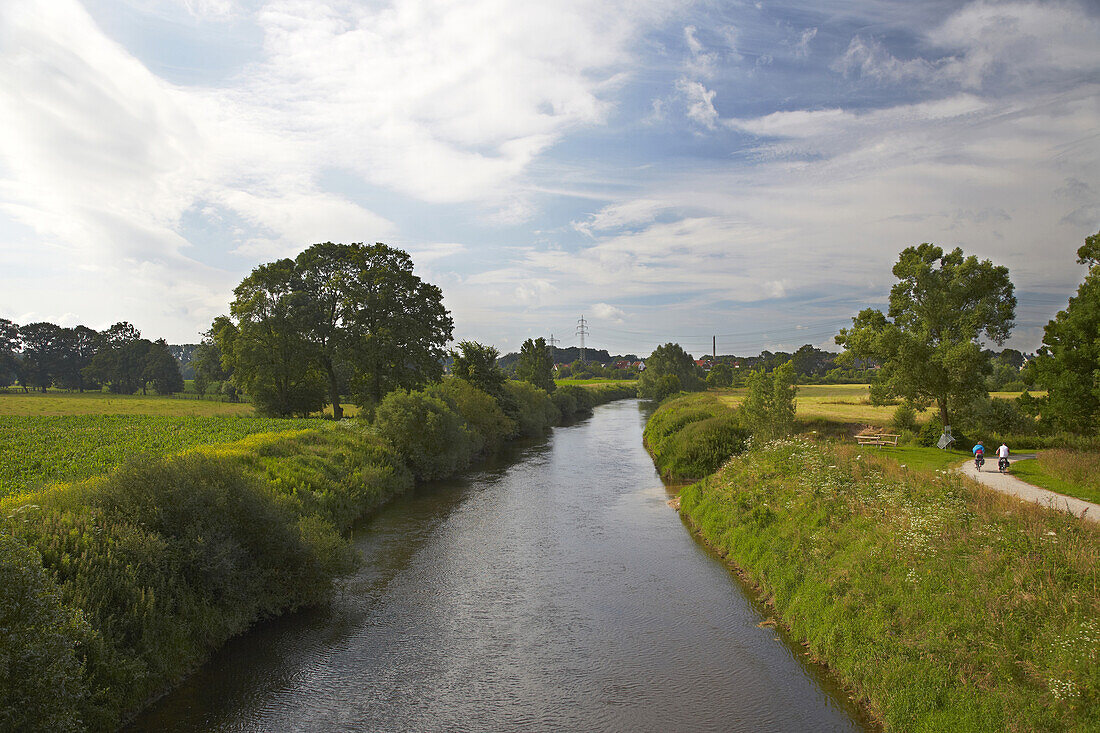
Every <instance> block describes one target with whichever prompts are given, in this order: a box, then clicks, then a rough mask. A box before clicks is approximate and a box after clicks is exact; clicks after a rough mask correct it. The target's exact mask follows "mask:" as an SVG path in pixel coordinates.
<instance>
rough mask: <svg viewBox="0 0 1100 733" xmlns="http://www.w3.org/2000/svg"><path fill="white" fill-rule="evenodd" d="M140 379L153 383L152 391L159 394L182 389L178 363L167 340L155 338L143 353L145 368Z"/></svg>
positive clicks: (181, 375) (181, 376)
mask: <svg viewBox="0 0 1100 733" xmlns="http://www.w3.org/2000/svg"><path fill="white" fill-rule="evenodd" d="M142 380H143V381H144V382H145V383H146V384H148V383H151V384H152V385H153V391H155V392H156V393H157V394H160V395H170V394H173V393H174V392H182V391H183V374H181V373H180V364H179V362H178V361H177V360H176V357H175V356H173V355H172V352H171V351H170V350H169V349H168V342H167V341H165V340H164V339H157V340H156V341H154V342H153V343H152V344H150V345H149V348H148V350H147V352H146V354H145V368H144V370H143V371H142Z"/></svg>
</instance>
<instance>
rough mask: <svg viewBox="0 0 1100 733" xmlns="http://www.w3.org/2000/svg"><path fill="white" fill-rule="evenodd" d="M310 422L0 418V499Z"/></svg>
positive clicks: (310, 423)
mask: <svg viewBox="0 0 1100 733" xmlns="http://www.w3.org/2000/svg"><path fill="white" fill-rule="evenodd" d="M317 425H318V421H316V420H280V419H273V418H255V417H165V416H154V415H67V416H48V417H39V416H30V417H26V416H22V417H20V416H12V415H0V497H3V496H7V495H12V494H19V493H22V492H24V491H28V490H30V489H33V488H35V487H36V486H38V485H40V484H43V483H52V482H57V481H72V480H76V479H82V478H87V477H90V476H96V475H99V474H103V473H107V472H109V471H110V470H112V469H114V468H116V467H117V466H119V465H121V464H123V463H125V462H126V461H127V460H128V459H132V458H135V457H137V456H142V455H144V456H165V455H168V454H171V453H177V452H179V451H182V450H184V449H186V448H191V447H194V446H197V445H209V444H215V443H228V442H232V441H235V440H240V439H241V438H244V437H246V436H249V435H254V434H256V433H267V432H274V431H285V430H294V429H300V428H303V427H316V426H317Z"/></svg>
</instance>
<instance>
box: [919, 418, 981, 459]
mask: <svg viewBox="0 0 1100 733" xmlns="http://www.w3.org/2000/svg"><path fill="white" fill-rule="evenodd" d="M941 435H943V423H941V422H940V421H939V420H936V419H932V420H929V421H928V422H926V423H925V424H924V425H922V426H921V428H920V432H918V433H917V445H920V446H923V447H925V448H934V447H936V444H937V443H938V442H939V440H940V436H941ZM951 437H953V438H954V439H955V442H954V443H952V444H951V445H950V446H948V448H949V449H958V450H970V448H971V447H972V446H973V445H974V442H973V441H971V439H970V437H971V436H969V435H967V434H966V433H964V432H963V429H962V428H961V427H956V426H952V427H951ZM986 449H987V450H986V453H987V454H988V453H989V452H990V450H991V449H990V447H989V446H988V445H986Z"/></svg>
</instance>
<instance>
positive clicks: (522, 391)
mask: <svg viewBox="0 0 1100 733" xmlns="http://www.w3.org/2000/svg"><path fill="white" fill-rule="evenodd" d="M504 393H505V403H506V404H505V409H508V410H510V412H509V417H511V418H512V419H513V420H515V421H516V430H517V432H518V434H519V435H525V436H530V435H541V434H542V433H544V432H546V430H547V429H548V428H549V427H550V426H552V425H554V424H555V423H557V421H558V420H559V419H561V412H559V411H558V408H557V407H556V406H555V405H554V400H553V399H552V398H551V397H550V395H549V394H547V393H546V390H542V389H539V388H538V387H536V386H535V385H533V384H530V383H528V382H516V381H509V382H506V383H505V384H504Z"/></svg>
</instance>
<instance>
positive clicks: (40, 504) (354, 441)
mask: <svg viewBox="0 0 1100 733" xmlns="http://www.w3.org/2000/svg"><path fill="white" fill-rule="evenodd" d="M627 396H633V391H632V390H631V389H629V388H625V389H624V388H622V387H617V386H616V387H606V388H605V387H594V388H590V389H582V388H570V389H563V390H560V394H557V393H556V395H555V397H554V398H551V397H550V396H549V395H547V394H546V393H545V392H542V391H541V390H536V389H534V388H533V387H531V386H530V385H526V384H523V383H516V382H513V383H509V384H507V385H506V386H505V392H504V394H503V395H502V398H504V399H507V400H508V401H509V411H510V412H509V413H508V414H505V413H504V412H503V410H502V408H501V406H500V405H499V404H498V400H497V399H496V398H494V397H491V396H489V395H487V394H485V393H483V392H480V391H478V390H476V389H474V388H473V387H470V386H469V385H466V384H465V383H460V380H451V381H450V382H449V383H446V384H443V385H438V386H435V387H431V388H429V389H428V390H425V391H424V392H414V393H411V394H409V393H402V394H397V395H394V396H393V398H392V399H390V398H387V400H388V401H384V402H383V404H382V405H381V406H380V407H379V413H380V416H379V417H378V418H377V419H376V421H375V423H374V424H369V425H368V424H364V423H355V422H350V423H339V424H337V423H331V422H328V423H326V422H320V421H319V422H318V424H317V427H316V428H308V429H300V430H292V431H283V432H276V433H261V434H257V435H253V436H251V437H249V438H245V439H243V440H241V441H238V442H236V443H229V444H223V445H217V446H208V447H200V448H196V449H193V450H190V451H187V452H185V453H183V454H178V455H174V456H169V457H167V458H148V459H138V460H135V461H133V462H131V463H130V464H129V465H127V466H124V467H123V468H121V469H119V470H118V471H115V472H113V473H110V474H108V475H105V476H102V477H96V478H93V479H89V480H86V481H82V482H78V483H71V484H59V485H54V486H49V487H46V488H44V489H41V490H39V491H36V492H33V493H29V494H21V495H18V496H12V497H7V498H5V499H3V500H2V501H0V581H2V582H0V586H2V591H0V592H2V594H3V597H2V598H0V600H3V604H2V606H0V651H2V653H3V656H4V659H5V660H6V663H5V665H4V666H3V667H2V670H0V673H2V674H3V679H0V682H2V684H0V729H3V730H20V731H37V730H43V731H70V730H71V731H76V730H113V729H115V728H117V726H118V725H119V724H120V723H121V722H122V721H125V720H126V719H128V718H129V717H131V716H132V715H133V714H135V713H136V712H137V711H138V710H140V709H141V708H143V707H144V706H145V705H147V704H148V703H149V702H150V701H151V700H153V699H155V698H157V697H158V696H160V695H161V694H163V693H164V692H165V691H166V690H168V689H171V688H172V687H174V686H175V685H177V684H178V683H179V682H180V681H181V680H182V679H183V678H185V677H186V675H187V674H188V673H190V672H191V671H192V670H194V669H195V668H196V667H197V666H198V665H200V664H201V663H202V662H203V661H204V660H206V659H208V658H209V656H210V654H211V653H213V652H214V650H216V649H218V648H219V647H221V646H222V645H223V644H224V643H225V642H226V641H227V640H228V639H230V638H232V637H234V636H236V635H238V634H240V633H242V632H243V631H245V630H246V629H248V628H249V627H250V626H251V625H252V624H254V623H255V622H256V621H258V620H263V619H268V618H273V617H276V616H279V615H281V614H284V613H287V612H289V611H293V610H295V609H299V608H302V607H307V606H312V605H317V604H319V603H324V602H327V600H328V599H330V598H331V596H332V590H333V587H334V581H335V579H337V578H339V577H342V576H346V575H347V574H348V573H351V572H353V571H354V570H355V568H356V567H357V555H356V554H355V552H354V550H353V548H352V547H351V544H350V542H349V540H348V537H347V531H348V529H349V528H350V527H351V526H352V525H353V524H354V523H355V522H356V521H357V520H358V519H360V518H361V517H363V516H364V515H366V514H368V513H370V512H372V511H375V510H376V509H377V508H378V507H379V506H382V505H384V504H385V503H386V502H388V501H389V500H391V499H392V498H393V497H395V496H398V495H400V494H402V493H404V492H405V491H407V490H408V489H409V488H410V487H411V486H413V485H414V480H422V479H425V478H430V477H440V476H448V475H453V474H454V473H456V472H458V471H461V470H464V469H465V468H466V467H467V466H468V465H469V464H470V462H471V461H472V460H474V459H476V458H478V457H479V456H483V455H486V454H487V453H489V452H491V451H492V449H493V448H494V447H495V446H496V445H499V441H500V440H502V439H504V438H507V437H509V436H525V435H532V434H537V433H539V432H541V431H543V430H544V429H545V428H547V427H548V426H549V425H551V424H553V423H554V422H556V421H557V420H559V419H561V418H562V416H566V417H569V416H571V415H572V414H575V413H578V412H584V411H587V410H590V409H591V408H592V407H593V406H594V405H596V404H600V403H602V402H605V401H608V400H612V399H619V398H622V397H627ZM425 416H427V417H425ZM418 418H424V419H418ZM452 438H453V439H452Z"/></svg>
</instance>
